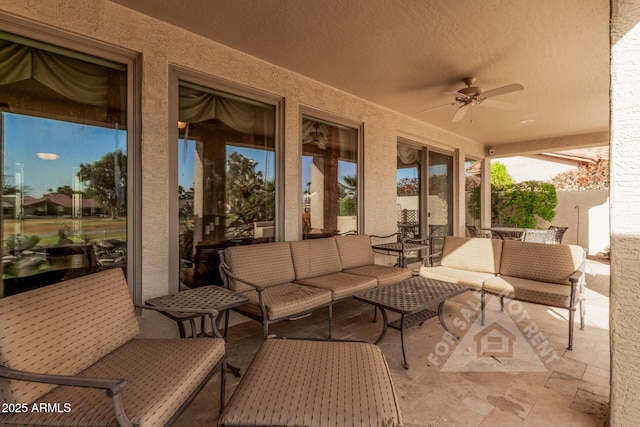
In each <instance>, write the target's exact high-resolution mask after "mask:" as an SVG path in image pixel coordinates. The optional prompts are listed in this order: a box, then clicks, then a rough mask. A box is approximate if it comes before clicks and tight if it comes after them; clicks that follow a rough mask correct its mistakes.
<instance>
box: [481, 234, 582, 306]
mask: <svg viewBox="0 0 640 427" xmlns="http://www.w3.org/2000/svg"><path fill="white" fill-rule="evenodd" d="M541 244H543V245H544V244H545V243H541ZM483 289H484V290H485V291H487V292H489V293H492V294H496V295H504V296H508V297H510V298H515V299H518V300H521V301H527V302H533V303H536V304H544V305H550V306H553V307H564V308H568V307H569V306H570V302H571V286H561V285H560V286H559V285H558V284H556V283H545V282H540V281H538V280H529V279H523V278H520V277H512V276H500V277H494V278H492V279H489V280H487V281H485V282H484V286H483Z"/></svg>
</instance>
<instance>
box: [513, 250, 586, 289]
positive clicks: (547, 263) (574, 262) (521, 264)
mask: <svg viewBox="0 0 640 427" xmlns="http://www.w3.org/2000/svg"><path fill="white" fill-rule="evenodd" d="M503 252H504V253H503V255H502V264H501V265H500V273H501V274H502V275H504V276H514V277H520V278H523V279H530V280H539V281H541V282H548V283H564V284H567V285H568V284H570V283H571V282H569V276H571V275H572V274H573V273H574V272H575V271H576V270H578V269H579V268H580V266H581V265H582V262H583V260H584V249H583V248H582V247H580V246H576V245H550V244H546V243H533V242H520V241H517V240H506V241H505V242H504V247H503Z"/></svg>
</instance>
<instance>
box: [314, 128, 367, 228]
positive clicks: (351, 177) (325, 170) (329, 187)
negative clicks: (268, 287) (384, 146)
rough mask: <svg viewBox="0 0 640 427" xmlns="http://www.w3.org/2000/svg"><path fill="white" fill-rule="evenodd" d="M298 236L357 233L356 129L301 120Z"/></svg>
mask: <svg viewBox="0 0 640 427" xmlns="http://www.w3.org/2000/svg"><path fill="white" fill-rule="evenodd" d="M302 135H303V137H302V187H303V194H302V208H303V214H302V235H303V238H304V239H310V238H314V237H326V236H331V235H334V234H337V233H345V232H348V231H352V230H354V231H357V230H358V199H359V197H358V129H357V128H351V127H347V126H343V125H341V124H337V123H332V122H328V121H325V120H321V119H318V118H314V117H309V116H303V117H302Z"/></svg>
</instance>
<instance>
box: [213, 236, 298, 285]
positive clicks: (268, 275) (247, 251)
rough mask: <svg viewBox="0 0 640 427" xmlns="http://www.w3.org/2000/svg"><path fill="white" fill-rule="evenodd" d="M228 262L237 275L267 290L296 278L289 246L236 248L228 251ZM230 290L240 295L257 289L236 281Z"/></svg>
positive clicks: (280, 243) (231, 282)
mask: <svg viewBox="0 0 640 427" xmlns="http://www.w3.org/2000/svg"><path fill="white" fill-rule="evenodd" d="M224 258H225V261H226V263H227V265H229V268H230V269H231V272H233V274H235V275H236V276H238V277H241V278H243V279H246V280H247V281H249V282H252V283H255V284H257V285H260V286H263V287H268V286H273V285H279V284H280V283H286V282H292V281H293V280H294V279H295V277H296V275H295V272H294V270H293V262H292V260H291V248H290V247H289V242H276V243H265V244H261V245H245V246H232V247H230V248H227V249H225V250H224ZM229 288H231V289H232V290H234V291H237V292H243V291H247V290H251V289H254V288H253V287H251V286H248V285H246V284H244V283H242V282H237V281H236V280H233V279H230V280H229Z"/></svg>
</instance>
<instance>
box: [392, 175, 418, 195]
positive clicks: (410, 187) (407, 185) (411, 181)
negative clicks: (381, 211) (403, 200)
mask: <svg viewBox="0 0 640 427" xmlns="http://www.w3.org/2000/svg"><path fill="white" fill-rule="evenodd" d="M397 185H398V196H417V195H418V194H420V183H419V182H418V178H417V177H413V178H402V179H401V180H400V181H398V184H397Z"/></svg>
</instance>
